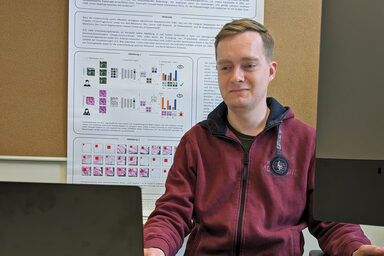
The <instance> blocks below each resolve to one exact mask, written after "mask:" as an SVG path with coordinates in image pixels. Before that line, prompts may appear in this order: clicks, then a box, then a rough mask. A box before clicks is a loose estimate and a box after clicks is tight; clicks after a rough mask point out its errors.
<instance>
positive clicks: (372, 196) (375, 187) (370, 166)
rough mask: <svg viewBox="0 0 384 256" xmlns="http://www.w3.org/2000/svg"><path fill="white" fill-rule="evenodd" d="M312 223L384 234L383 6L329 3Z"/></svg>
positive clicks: (359, 0)
mask: <svg viewBox="0 0 384 256" xmlns="http://www.w3.org/2000/svg"><path fill="white" fill-rule="evenodd" d="M316 128H317V144H316V173H315V191H314V217H315V219H318V220H323V221H337V222H349V223H358V224H368V225H379V226H384V1H382V0H323V5H322V20H321V40H320V66H319V89H318V109H317V127H316Z"/></svg>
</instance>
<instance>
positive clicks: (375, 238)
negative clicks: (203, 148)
mask: <svg viewBox="0 0 384 256" xmlns="http://www.w3.org/2000/svg"><path fill="white" fill-rule="evenodd" d="M66 175H67V162H66V159H65V158H33V157H30V158H28V157H21V158H18V157H0V181H27V182H49V183H65V182H66ZM362 229H363V230H364V232H365V234H366V235H367V237H368V238H369V239H370V240H371V242H372V243H373V244H375V245H379V246H384V227H376V226H362ZM304 238H305V247H304V249H305V251H304V255H308V253H309V251H310V250H318V249H319V246H318V243H317V240H316V239H315V238H314V237H313V236H312V235H311V234H310V233H309V232H308V229H305V230H304ZM182 252H183V248H182V249H181V251H180V253H179V254H178V255H182Z"/></svg>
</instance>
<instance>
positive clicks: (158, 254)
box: [144, 248, 165, 256]
mask: <svg viewBox="0 0 384 256" xmlns="http://www.w3.org/2000/svg"><path fill="white" fill-rule="evenodd" d="M144 256H165V254H164V252H163V251H162V250H160V249H159V248H144Z"/></svg>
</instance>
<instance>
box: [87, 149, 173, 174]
mask: <svg viewBox="0 0 384 256" xmlns="http://www.w3.org/2000/svg"><path fill="white" fill-rule="evenodd" d="M175 151H176V147H175V146H166V145H138V144H99V143H95V144H92V143H83V144H82V155H81V175H82V176H99V177H127V178H149V177H151V178H165V177H166V176H167V174H168V171H169V168H170V167H171V165H172V163H173V156H174V153H175Z"/></svg>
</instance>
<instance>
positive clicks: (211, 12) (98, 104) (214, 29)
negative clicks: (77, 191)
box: [67, 0, 264, 216]
mask: <svg viewBox="0 0 384 256" xmlns="http://www.w3.org/2000/svg"><path fill="white" fill-rule="evenodd" d="M263 12H264V0H252V1H251V0H249V1H247V0H245V1H244V0H242V1H235V0H232V1H218V0H77V1H76V0H72V1H70V3H69V49H68V56H69V57H68V154H67V158H68V171H67V173H68V174H67V181H68V182H69V183H94V184H115V185H138V186H140V187H141V188H142V193H143V214H144V216H148V215H149V213H150V212H151V211H152V210H153V208H154V203H155V200H156V199H157V198H158V197H159V196H160V195H161V194H162V193H163V192H164V183H165V180H166V177H167V174H168V171H169V168H170V166H171V165H172V162H173V156H174V153H175V150H176V148H177V145H178V142H179V140H180V138H181V137H182V135H183V134H184V133H185V132H186V131H188V130H189V129H190V128H191V127H192V126H193V125H194V124H196V123H197V122H199V121H201V120H203V119H205V118H206V116H207V115H208V113H209V112H210V111H211V110H212V109H213V108H214V107H216V106H217V105H218V104H219V103H220V102H221V101H222V98H221V96H220V93H219V89H218V85H217V73H216V69H215V56H214V40H215V38H214V37H215V36H216V34H217V33H218V31H219V30H220V29H221V27H222V25H223V24H225V23H227V22H229V21H231V20H232V19H234V18H241V17H248V18H253V19H255V20H257V21H259V22H263Z"/></svg>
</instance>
